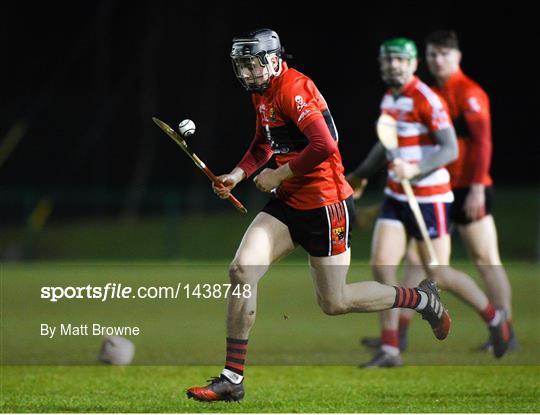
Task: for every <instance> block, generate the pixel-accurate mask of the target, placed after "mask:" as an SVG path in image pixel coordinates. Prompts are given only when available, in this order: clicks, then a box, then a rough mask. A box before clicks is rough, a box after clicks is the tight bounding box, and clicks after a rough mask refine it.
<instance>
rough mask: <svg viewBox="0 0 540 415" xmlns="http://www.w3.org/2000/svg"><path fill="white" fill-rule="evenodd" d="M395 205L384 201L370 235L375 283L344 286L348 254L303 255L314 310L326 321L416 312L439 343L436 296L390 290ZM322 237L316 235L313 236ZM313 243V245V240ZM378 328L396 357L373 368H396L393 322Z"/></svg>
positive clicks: (399, 229) (397, 227) (399, 233)
mask: <svg viewBox="0 0 540 415" xmlns="http://www.w3.org/2000/svg"><path fill="white" fill-rule="evenodd" d="M395 202H396V201H393V200H386V201H385V203H384V204H383V209H382V212H381V218H380V219H379V220H378V222H377V225H376V227H375V231H374V242H373V255H372V256H373V259H372V263H373V271H374V272H375V275H376V278H377V279H378V280H379V281H377V282H375V281H373V282H357V283H353V284H347V283H346V277H347V271H348V267H349V261H350V253H349V252H348V251H343V250H341V251H338V252H334V251H333V250H332V251H331V250H330V249H328V250H327V251H326V255H325V254H324V252H321V251H318V250H316V249H312V250H310V249H307V250H308V253H309V254H310V265H311V267H310V270H311V274H312V277H313V281H314V284H315V290H316V293H317V299H318V302H319V305H320V306H321V308H322V309H323V311H324V312H325V313H327V314H331V315H336V314H343V313H349V312H367V311H384V310H390V309H396V308H400V307H408V308H413V309H417V310H418V311H420V312H421V313H423V314H424V316H427V317H426V318H429V320H430V324H432V327H433V329H434V332H435V333H436V336H437V337H438V338H440V339H442V338H444V337H446V335H447V334H448V330H449V324H450V321H449V320H450V319H449V317H448V315H447V313H446V312H445V310H444V308H443V307H442V305H441V304H440V301H439V299H438V296H437V294H436V293H433V292H432V291H431V289H430V288H427V287H425V289H422V288H413V289H409V290H407V289H404V288H398V287H395V286H392V285H390V284H395V283H396V276H395V271H396V266H397V264H399V262H400V260H401V258H402V256H403V254H404V251H405V246H406V234H405V229H404V228H403V226H402V224H401V223H400V222H399V221H398V220H396V219H395V217H396V215H395V209H394V208H399V203H395ZM331 222H332V224H334V221H333V220H332V221H330V220H328V223H331ZM336 226H338V227H339V226H340V225H339V224H338V225H336ZM333 231H334V229H333V228H332V229H330V230H329V231H328V232H326V233H327V234H330V235H332V234H333ZM324 233H325V232H319V234H324ZM315 240H316V241H317V238H315ZM300 243H302V242H300ZM305 245H307V246H310V245H309V243H307V244H306V241H304V243H303V246H305ZM330 246H331V245H330ZM330 252H331V253H330ZM436 296H437V297H436ZM428 298H430V299H432V300H433V303H432V304H433V306H434V307H435V308H436V310H434V309H433V308H431V306H430V305H429V304H428V301H427V299H428ZM428 315H429V316H428ZM382 323H383V324H384V325H383V329H387V328H388V329H389V330H383V337H385V340H387V341H388V346H390V348H391V349H394V351H395V352H397V353H396V354H392V355H390V356H389V358H388V359H385V362H382V361H381V362H379V363H380V365H381V366H389V365H391V366H397V365H399V364H400V363H401V362H400V361H399V349H398V345H397V336H391V335H390V334H388V333H386V332H387V331H390V330H393V331H394V333H396V330H397V321H391V320H390V319H388V318H385V319H383V320H382ZM390 337H394V339H393V340H395V341H392V343H390V341H391V339H390ZM384 349H387V348H386V347H385V348H384ZM385 351H386V350H385ZM396 356H397V359H396V358H395V357H396Z"/></svg>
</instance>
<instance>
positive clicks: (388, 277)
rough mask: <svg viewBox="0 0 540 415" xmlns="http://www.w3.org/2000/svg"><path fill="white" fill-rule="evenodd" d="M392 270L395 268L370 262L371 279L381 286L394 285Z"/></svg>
mask: <svg viewBox="0 0 540 415" xmlns="http://www.w3.org/2000/svg"><path fill="white" fill-rule="evenodd" d="M393 268H395V267H394V266H393V265H383V263H375V262H372V264H371V271H372V273H373V279H374V280H375V281H377V282H380V283H381V284H394V283H395V279H396V277H395V272H394V270H393Z"/></svg>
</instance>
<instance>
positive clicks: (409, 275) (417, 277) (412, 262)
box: [398, 238, 428, 352]
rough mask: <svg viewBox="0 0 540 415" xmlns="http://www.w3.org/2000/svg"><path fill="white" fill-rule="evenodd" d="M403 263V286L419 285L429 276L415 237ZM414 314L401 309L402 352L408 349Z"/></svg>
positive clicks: (400, 339) (408, 247)
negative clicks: (410, 327) (409, 331)
mask: <svg viewBox="0 0 540 415" xmlns="http://www.w3.org/2000/svg"><path fill="white" fill-rule="evenodd" d="M403 265H404V266H403V281H402V283H401V285H402V286H403V287H406V288H413V287H418V284H420V282H421V281H422V280H424V279H426V278H427V277H428V275H427V274H426V271H425V269H424V266H423V264H422V259H421V258H420V253H419V252H418V245H417V243H416V239H414V238H411V239H410V240H409V244H408V245H407V252H406V253H405V260H404V264H403ZM414 315H415V313H414V311H413V310H410V309H408V308H402V309H401V310H399V323H398V335H399V349H400V350H401V351H402V352H403V351H405V350H406V349H407V345H408V344H407V343H408V342H407V333H408V329H409V325H410V323H411V319H412V318H413V317H414Z"/></svg>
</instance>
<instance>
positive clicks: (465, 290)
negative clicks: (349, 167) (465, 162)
mask: <svg viewBox="0 0 540 415" xmlns="http://www.w3.org/2000/svg"><path fill="white" fill-rule="evenodd" d="M379 59H380V65H381V73H382V77H383V80H384V81H385V82H386V83H387V84H388V86H389V87H390V88H389V90H388V92H387V93H386V94H385V95H384V97H383V100H382V102H381V112H382V113H387V114H389V115H391V116H393V117H394V118H395V119H396V120H397V128H398V145H399V147H398V149H396V150H395V154H392V158H393V162H392V163H391V164H390V165H389V169H388V181H387V185H386V188H385V194H386V198H385V200H384V202H383V206H382V209H381V214H380V216H379V219H378V220H377V223H376V225H375V230H374V235H373V244H372V259H371V262H372V267H373V272H374V276H375V279H376V280H377V281H379V282H382V283H384V284H391V285H395V284H397V277H396V270H397V266H398V265H399V263H400V262H401V260H402V259H403V257H404V255H405V251H406V247H407V239H408V238H411V237H412V238H414V239H415V240H416V242H417V244H418V246H419V248H420V251H421V254H422V258H423V259H424V261H425V262H424V264H427V261H426V259H427V258H429V255H428V253H427V248H426V245H425V243H424V242H423V241H422V236H421V234H420V231H419V228H418V225H417V224H416V221H415V219H414V216H413V214H412V211H411V209H410V207H409V205H408V203H407V196H406V195H405V193H404V191H403V189H402V187H401V184H400V181H401V180H403V179H408V180H411V182H412V186H413V190H414V193H415V196H416V198H417V200H418V202H419V205H420V209H421V211H422V215H423V217H424V220H425V222H426V226H427V229H428V233H429V236H430V238H431V239H432V243H433V246H434V248H435V253H436V255H437V258H438V260H439V262H440V264H441V265H442V266H440V267H436V268H430V269H429V273H430V277H431V278H433V279H434V280H436V282H437V283H438V284H439V286H440V287H441V288H443V289H446V290H449V291H451V292H452V293H454V294H456V295H457V296H459V297H460V298H461V299H463V300H464V301H466V302H467V303H468V304H469V305H471V306H472V307H473V308H474V309H476V310H477V311H478V312H479V313H481V314H482V313H484V312H486V310H488V311H489V316H488V317H489V320H490V322H494V321H498V319H500V315H499V314H496V315H492V313H491V311H494V309H493V307H492V306H491V305H490V304H489V301H488V299H487V297H486V295H485V294H484V293H483V292H482V290H481V289H480V288H479V287H478V286H477V285H476V284H475V283H474V281H473V280H472V279H471V278H470V277H468V276H467V275H465V274H463V273H461V272H459V271H457V270H455V269H453V268H451V267H449V266H447V265H448V261H449V257H450V238H449V235H448V215H449V212H450V207H451V203H452V201H453V200H454V196H453V193H452V190H451V185H450V175H449V173H448V171H447V170H446V168H445V167H444V166H445V165H446V164H448V163H449V162H452V161H453V160H455V159H456V158H457V142H456V134H455V131H454V128H453V126H452V123H451V121H450V117H449V114H448V110H447V107H446V104H445V103H444V101H443V100H441V99H440V98H439V96H438V95H437V94H436V93H435V92H433V90H431V89H430V88H429V87H428V86H427V85H426V84H424V83H423V82H422V81H420V79H418V78H417V77H416V76H415V75H414V73H415V71H416V68H417V50H416V45H415V44H414V42H413V41H411V40H409V39H405V38H397V39H392V40H389V41H386V42H384V43H383V44H382V46H381V50H380V56H379ZM385 162H386V154H385V150H384V148H383V146H382V145H381V144H380V143H377V144H376V145H375V146H374V147H373V149H372V151H371V152H370V154H369V155H368V157H367V158H366V160H365V161H364V162H363V163H361V164H360V166H359V167H358V168H357V169H356V170H355V172H354V173H352V174H350V175H349V176H348V179H349V182H350V183H351V184H352V185H353V187H355V188H358V187H359V186H361V185H362V183H363V180H365V178H367V177H369V176H370V175H371V174H373V173H374V172H375V171H376V170H377V168H378V167H379V166H380V165H381V163H385ZM398 318H399V312H398V311H394V310H386V311H383V312H381V339H382V344H381V347H380V349H379V350H378V352H377V354H376V355H375V357H374V358H373V359H372V360H371V361H370V362H368V363H366V364H365V365H363V366H364V367H394V366H399V365H401V357H400V350H399V343H398Z"/></svg>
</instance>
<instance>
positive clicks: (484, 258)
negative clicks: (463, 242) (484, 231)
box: [471, 251, 501, 267]
mask: <svg viewBox="0 0 540 415" xmlns="http://www.w3.org/2000/svg"><path fill="white" fill-rule="evenodd" d="M471 254H472V260H473V263H474V265H476V266H477V267H482V266H489V265H501V259H500V258H499V255H498V253H497V252H478V251H477V252H472V253H471Z"/></svg>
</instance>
